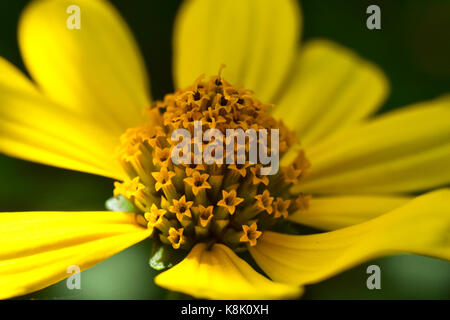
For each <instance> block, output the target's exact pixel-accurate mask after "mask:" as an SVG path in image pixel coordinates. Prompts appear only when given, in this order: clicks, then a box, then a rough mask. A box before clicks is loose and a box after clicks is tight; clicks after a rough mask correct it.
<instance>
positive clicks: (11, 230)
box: [0, 212, 149, 299]
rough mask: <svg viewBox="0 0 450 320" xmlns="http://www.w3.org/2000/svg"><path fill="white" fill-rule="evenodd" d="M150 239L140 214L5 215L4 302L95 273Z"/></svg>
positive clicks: (0, 285) (0, 233)
mask: <svg viewBox="0 0 450 320" xmlns="http://www.w3.org/2000/svg"><path fill="white" fill-rule="evenodd" d="M148 236H149V231H148V230H147V229H144V228H143V227H141V226H140V225H139V224H138V223H137V222H136V217H135V214H129V213H122V212H2V213H0V247H1V248H2V249H1V251H0V298H2V299H5V298H9V297H14V296H18V295H24V294H26V293H30V292H33V291H36V290H39V289H42V288H45V287H47V286H49V285H52V284H54V283H56V282H58V281H60V280H62V279H64V278H66V277H68V276H70V275H71V273H68V271H67V269H68V268H69V267H70V266H73V265H75V266H78V267H79V268H80V269H81V270H84V269H87V268H90V267H92V266H94V265H95V264H97V263H99V262H101V261H103V260H105V259H106V258H108V257H110V256H112V255H114V254H116V253H118V252H120V251H122V250H124V249H126V248H127V247H130V246H132V245H133V244H135V243H137V242H139V241H141V240H143V239H145V238H146V237H148Z"/></svg>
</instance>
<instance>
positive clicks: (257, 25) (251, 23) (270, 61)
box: [174, 0, 300, 102]
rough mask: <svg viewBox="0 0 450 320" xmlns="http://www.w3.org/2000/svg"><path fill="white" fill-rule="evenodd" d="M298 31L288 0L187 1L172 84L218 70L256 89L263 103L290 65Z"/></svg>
mask: <svg viewBox="0 0 450 320" xmlns="http://www.w3.org/2000/svg"><path fill="white" fill-rule="evenodd" d="M299 32H300V12H299V8H298V6H297V3H296V1H292V0H279V1H272V0H247V1H241V0H225V1H216V0H213V1H210V0H188V1H186V2H185V4H184V5H183V6H182V8H181V9H180V13H179V15H178V17H177V20H176V25H175V34H174V50H175V51H174V67H175V69H174V71H175V74H174V78H175V80H176V85H177V87H179V88H180V87H184V86H187V85H189V84H191V83H193V82H194V80H195V79H196V78H197V77H198V76H199V75H201V74H203V73H206V74H207V75H208V76H210V75H214V74H217V72H218V70H219V67H220V66H221V64H226V68H225V69H224V70H223V75H224V76H225V78H226V79H227V80H228V81H230V82H231V83H233V84H235V85H243V86H245V87H246V88H248V89H252V90H255V93H256V96H257V97H258V98H259V99H261V100H262V101H264V102H273V101H272V98H273V96H274V94H275V92H276V91H277V90H278V89H279V88H280V85H281V84H282V81H283V80H284V77H285V75H286V73H287V72H288V69H289V67H290V65H291V62H292V60H293V57H294V55H295V52H296V48H297V41H298V38H299Z"/></svg>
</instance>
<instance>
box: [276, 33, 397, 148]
mask: <svg viewBox="0 0 450 320" xmlns="http://www.w3.org/2000/svg"><path fill="white" fill-rule="evenodd" d="M388 91H389V84H388V81H387V79H386V77H385V76H384V74H383V73H382V71H381V70H380V69H379V68H378V67H376V66H375V65H373V64H371V63H369V62H367V61H365V60H364V59H362V58H360V57H358V56H357V55H356V54H355V53H354V52H352V51H350V50H348V49H346V48H344V47H341V46H339V45H337V44H335V43H332V42H330V41H326V40H312V41H309V42H307V43H306V44H305V45H304V47H303V48H302V49H301V50H300V55H299V57H298V58H297V61H296V64H295V67H294V69H293V71H292V78H290V80H289V83H288V85H287V88H286V89H285V91H283V92H282V95H281V96H280V101H278V102H277V104H276V107H275V109H274V116H275V117H277V118H280V119H283V121H284V122H285V123H286V124H287V125H288V126H289V127H291V128H292V129H295V131H296V133H297V136H298V137H299V139H300V141H301V143H302V144H303V145H311V144H313V143H314V142H316V141H317V140H319V139H321V138H323V137H325V136H327V135H328V134H329V133H331V132H333V131H335V130H337V129H340V128H342V127H345V126H349V125H352V124H354V123H356V122H358V121H360V120H361V119H364V118H365V117H367V116H368V115H370V114H372V113H373V112H374V111H376V110H377V109H378V108H379V107H380V106H381V104H382V102H383V101H384V99H385V98H386V96H387V93H388Z"/></svg>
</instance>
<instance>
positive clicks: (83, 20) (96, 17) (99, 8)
mask: <svg viewBox="0 0 450 320" xmlns="http://www.w3.org/2000/svg"><path fill="white" fill-rule="evenodd" d="M75 3H76V5H77V6H78V8H79V9H80V29H69V28H68V26H67V24H68V23H69V25H72V22H74V21H75V20H73V19H72V17H74V16H73V15H74V14H76V11H70V10H69V12H70V13H67V11H68V9H71V8H69V7H70V6H72V7H73V5H74V4H75ZM18 36H19V45H20V49H21V52H22V56H23V59H24V62H25V65H26V66H27V68H28V70H29V71H30V74H31V75H32V77H33V78H34V79H35V80H36V82H37V83H38V84H39V86H40V87H41V88H42V89H43V91H44V92H45V93H46V94H48V95H49V96H50V97H51V98H52V99H54V100H55V101H57V102H58V103H59V104H61V105H63V106H66V107H67V108H69V109H72V110H76V111H79V112H80V113H83V114H86V115H88V116H90V117H92V118H95V119H96V121H98V122H100V123H102V124H103V125H104V126H106V127H108V128H110V130H113V132H112V134H121V133H122V132H123V131H125V130H126V129H127V128H128V127H131V126H135V125H136V124H137V123H139V122H140V119H141V112H142V108H144V107H148V106H149V104H150V99H149V94H148V79H147V75H146V72H145V67H144V62H143V59H142V57H141V55H140V53H139V50H138V48H137V45H136V43H135V41H134V39H133V37H132V35H131V32H130V30H129V29H128V27H127V26H126V24H125V22H124V21H123V20H122V18H121V17H120V16H119V14H118V13H117V11H116V10H115V9H114V8H113V7H112V6H111V5H110V4H109V3H108V2H107V1H99V0H78V1H76V2H74V1H72V0H44V1H34V2H32V3H31V5H29V6H28V7H27V8H26V10H25V11H24V13H23V15H22V17H21V19H20V23H19V31H18Z"/></svg>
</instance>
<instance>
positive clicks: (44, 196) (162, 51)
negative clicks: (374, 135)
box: [0, 0, 450, 299]
mask: <svg viewBox="0 0 450 320" xmlns="http://www.w3.org/2000/svg"><path fill="white" fill-rule="evenodd" d="M274 1H276V0H274ZM112 2H113V3H114V4H115V5H116V7H117V8H118V9H119V11H120V12H121V13H122V15H123V16H124V18H125V20H126V21H127V22H128V23H129V25H130V26H131V29H132V30H133V32H134V34H135V36H136V38H137V40H138V43H139V45H140V48H141V50H142V51H143V53H144V56H145V59H146V62H147V68H148V72H149V73H150V75H151V79H152V95H153V97H155V98H161V97H163V95H164V94H165V93H168V92H171V91H172V89H173V85H172V76H171V59H172V57H171V54H172V53H171V34H172V26H173V21H174V18H175V15H176V12H177V9H178V8H179V5H180V3H181V1H179V0H177V1H173V0H172V1H137V0H128V1H119V0H115V1H112ZM27 3H28V1H27V0H4V1H0V56H3V57H5V58H6V59H8V60H9V61H12V62H13V63H14V64H16V65H17V66H19V67H20V68H22V69H23V70H24V68H23V63H22V61H21V59H20V54H19V50H18V47H17V41H16V27H17V21H18V18H19V15H20V12H21V11H22V9H23V8H24V7H25V5H26V4H27ZM371 4H377V5H379V6H380V8H381V19H382V29H381V30H368V29H367V28H366V19H367V16H368V15H367V14H366V8H367V7H368V6H369V5H371ZM302 8H303V14H304V31H303V39H302V40H308V39H310V38H315V37H325V38H328V39H332V40H334V41H336V42H338V43H340V44H342V45H345V46H347V47H349V48H352V49H353V50H355V51H356V52H358V53H359V54H360V55H362V56H363V57H365V58H367V59H369V60H371V61H373V62H375V63H377V64H378V65H379V66H380V67H381V68H382V69H384V71H385V72H386V74H387V75H388V77H389V79H390V81H391V88H392V92H391V95H390V97H389V99H388V101H387V103H386V104H385V106H384V107H383V109H382V110H381V112H385V111H387V110H391V109H394V108H397V107H402V106H405V105H407V104H409V103H413V102H417V101H421V100H426V99H432V98H434V97H436V96H438V95H441V94H443V93H446V92H447V93H448V92H450V1H448V0H428V1H423V0H396V1H392V0H390V1H364V0H345V1H344V0H341V1H336V0H304V1H302ZM0 181H1V183H0V211H23V210H103V209H104V201H105V199H107V198H109V197H110V196H111V193H112V183H113V182H112V181H111V180H108V179H105V178H100V177H95V176H91V175H88V174H83V173H77V172H71V171H67V170H62V169H56V168H51V167H47V166H42V165H38V164H34V163H29V162H25V161H21V160H17V159H12V158H9V157H7V156H3V155H0ZM149 251H150V246H149V244H148V243H146V242H144V243H140V244H138V245H136V246H134V247H132V248H129V249H128V250H126V251H124V252H122V253H120V254H118V255H116V256H114V257H112V258H111V259H108V260H107V261H105V262H102V263H100V264H99V265H97V266H95V267H93V268H91V269H89V270H87V271H85V272H83V273H82V274H81V287H82V289H81V290H68V289H67V288H66V285H65V282H64V281H63V282H61V283H59V284H56V285H54V286H52V287H50V288H48V289H45V290H42V291H40V292H37V293H34V294H31V295H28V296H26V297H25V298H27V299H30V298H32V299H164V298H177V297H180V296H177V295H176V294H173V293H169V292H167V291H165V290H163V289H161V288H158V287H156V286H155V285H154V284H153V277H154V275H155V272H154V271H152V270H151V269H150V268H149V267H148V254H149ZM371 264H377V265H379V266H380V267H381V286H382V289H381V290H368V289H367V288H366V279H367V277H368V275H367V274H366V268H367V267H368V266H369V265H371ZM303 298H305V299H450V263H448V262H444V261H439V260H436V259H431V258H425V257H417V256H411V255H402V256H396V257H390V258H383V259H379V260H376V261H371V262H368V263H365V264H364V265H362V266H359V267H357V268H354V269H352V270H349V271H347V272H345V273H343V274H340V275H338V276H336V277H334V278H332V279H329V280H327V281H324V282H322V283H320V284H317V285H312V286H308V288H307V291H306V295H305V296H304V297H303Z"/></svg>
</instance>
